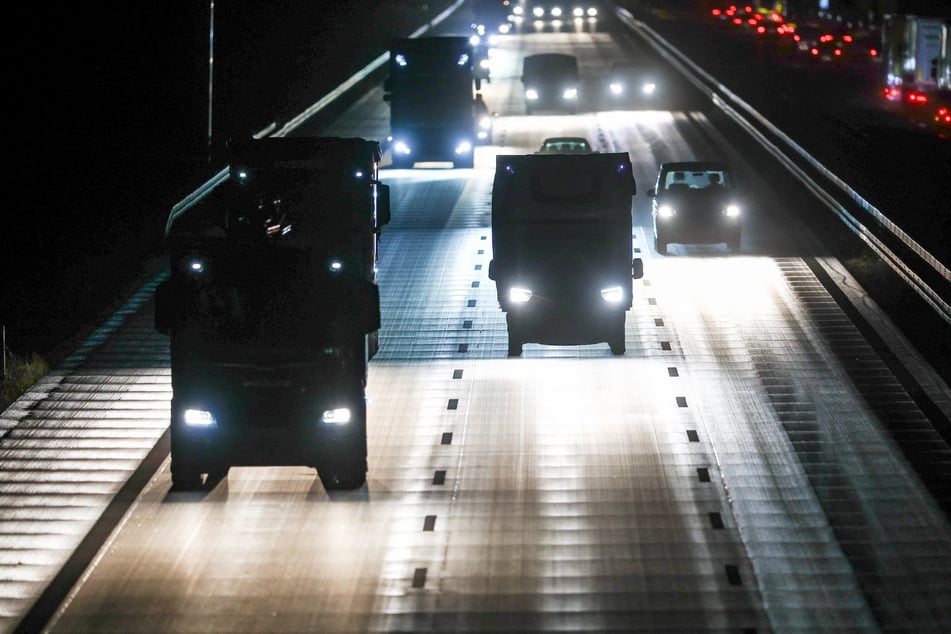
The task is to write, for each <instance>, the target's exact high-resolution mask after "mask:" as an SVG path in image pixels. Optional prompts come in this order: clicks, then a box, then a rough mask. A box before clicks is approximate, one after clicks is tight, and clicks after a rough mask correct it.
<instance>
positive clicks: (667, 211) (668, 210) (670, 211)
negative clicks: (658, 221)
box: [657, 205, 677, 218]
mask: <svg viewBox="0 0 951 634" xmlns="http://www.w3.org/2000/svg"><path fill="white" fill-rule="evenodd" d="M657 215H658V216H659V217H660V218H673V217H674V216H676V215H677V210H676V209H674V208H673V207H671V206H670V205H661V206H660V207H658V208H657Z"/></svg>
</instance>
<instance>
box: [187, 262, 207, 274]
mask: <svg viewBox="0 0 951 634" xmlns="http://www.w3.org/2000/svg"><path fill="white" fill-rule="evenodd" d="M188 268H189V270H190V271H191V272H192V273H202V272H204V270H205V263H204V262H202V261H201V260H192V261H191V262H189V263H188Z"/></svg>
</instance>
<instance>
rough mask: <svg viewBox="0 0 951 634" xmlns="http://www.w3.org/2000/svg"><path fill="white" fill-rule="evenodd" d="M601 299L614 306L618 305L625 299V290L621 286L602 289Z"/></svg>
mask: <svg viewBox="0 0 951 634" xmlns="http://www.w3.org/2000/svg"><path fill="white" fill-rule="evenodd" d="M601 299H603V300H604V301H606V302H610V303H612V304H617V303H618V302H620V301H621V300H622V299H624V290H623V289H622V288H621V287H620V286H609V287H608V288H602V289H601Z"/></svg>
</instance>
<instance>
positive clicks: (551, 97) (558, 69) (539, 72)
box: [522, 53, 579, 114]
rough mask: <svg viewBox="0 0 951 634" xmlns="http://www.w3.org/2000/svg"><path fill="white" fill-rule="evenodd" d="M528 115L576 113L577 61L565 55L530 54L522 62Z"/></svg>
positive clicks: (577, 96) (572, 56)
mask: <svg viewBox="0 0 951 634" xmlns="http://www.w3.org/2000/svg"><path fill="white" fill-rule="evenodd" d="M522 84H523V85H524V88H525V112H526V114H532V113H534V112H537V111H539V110H548V111H552V110H554V111H558V112H571V113H574V112H577V110H578V99H579V94H578V59H577V58H576V57H575V56H574V55H566V54H564V53H539V54H537V55H529V56H527V57H526V58H525V59H524V61H523V62H522Z"/></svg>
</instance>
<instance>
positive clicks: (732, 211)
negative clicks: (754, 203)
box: [723, 205, 740, 218]
mask: <svg viewBox="0 0 951 634" xmlns="http://www.w3.org/2000/svg"><path fill="white" fill-rule="evenodd" d="M723 215H724V216H726V217H727V218H736V217H738V216H739V215H740V206H739V205H727V206H726V207H724V208H723Z"/></svg>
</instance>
